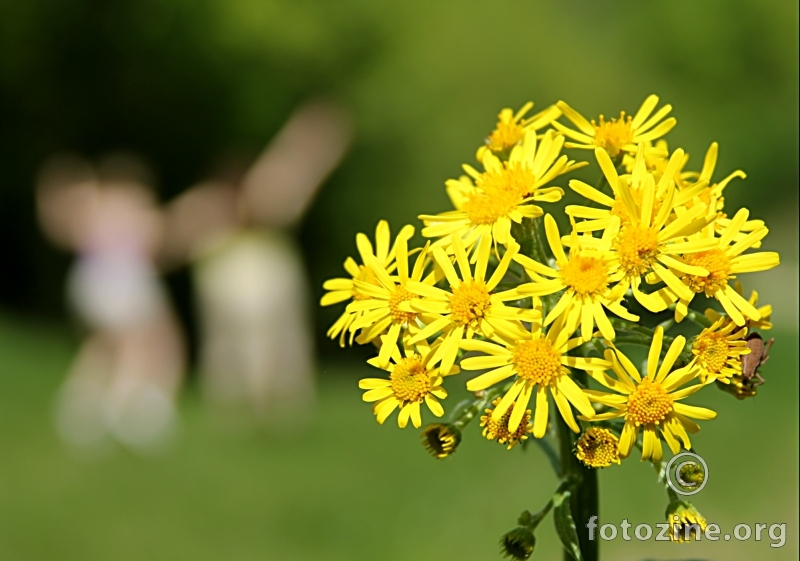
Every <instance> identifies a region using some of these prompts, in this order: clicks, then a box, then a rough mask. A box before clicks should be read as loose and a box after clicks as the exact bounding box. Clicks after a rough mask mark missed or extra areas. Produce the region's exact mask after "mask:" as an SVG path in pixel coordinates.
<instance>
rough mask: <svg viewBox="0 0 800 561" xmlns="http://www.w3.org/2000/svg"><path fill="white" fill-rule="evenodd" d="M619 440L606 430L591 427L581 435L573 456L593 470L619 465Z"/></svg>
mask: <svg viewBox="0 0 800 561" xmlns="http://www.w3.org/2000/svg"><path fill="white" fill-rule="evenodd" d="M618 444H619V440H618V439H617V437H616V436H614V434H613V433H612V432H611V431H609V430H608V429H604V428H601V427H592V428H590V429H589V430H587V431H586V432H585V433H583V434H582V435H581V437H580V438H579V439H578V442H577V443H576V445H575V448H576V450H575V456H577V458H578V459H579V460H580V461H581V462H583V463H584V464H585V465H587V466H589V467H593V468H599V467H608V466H610V465H611V464H612V463H613V464H618V463H619V450H618Z"/></svg>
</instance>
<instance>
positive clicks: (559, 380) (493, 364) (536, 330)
mask: <svg viewBox="0 0 800 561" xmlns="http://www.w3.org/2000/svg"><path fill="white" fill-rule="evenodd" d="M492 339H493V341H495V342H489V341H477V340H475V339H473V340H471V341H470V340H466V341H463V342H462V343H461V348H462V349H464V350H467V351H479V352H482V353H486V355H487V356H478V357H470V358H465V359H463V360H462V361H461V368H462V369H464V370H484V369H487V368H489V369H491V370H489V371H488V372H485V373H484V374H481V375H480V376H477V377H476V378H473V379H472V380H470V381H469V382H467V389H468V390H469V391H480V390H484V389H486V388H488V387H490V386H493V385H495V384H498V383H500V382H502V381H503V380H505V379H507V378H510V377H511V376H516V379H515V381H514V384H513V385H512V386H511V388H510V389H509V390H508V392H507V393H506V394H505V396H504V397H503V399H502V400H500V403H498V404H497V406H496V407H495V408H494V411H493V412H492V420H493V421H495V422H499V421H500V420H501V419H502V418H503V415H504V414H505V413H506V411H509V410H510V409H511V416H510V418H509V421H508V430H509V432H514V431H516V430H517V428H518V427H519V426H520V424H521V423H522V419H523V418H524V416H525V412H526V411H527V408H528V403H529V402H530V399H531V396H533V395H534V393H535V394H536V407H535V409H536V410H535V412H534V418H533V435H534V436H535V437H536V438H541V437H542V436H544V433H545V431H546V429H547V417H548V410H549V405H548V392H549V394H550V395H552V396H553V399H554V400H555V403H556V406H557V407H558V410H559V412H560V413H561V417H562V418H563V419H564V421H565V422H566V423H567V425H569V427H570V428H571V429H572V430H573V431H575V432H579V430H580V429H579V428H578V424H577V423H576V422H575V418H574V417H573V414H572V407H575V408H576V409H578V411H580V412H581V413H582V414H583V415H585V416H591V415H593V414H594V409H593V408H592V406H591V403H590V402H589V399H588V398H587V397H586V395H585V394H584V391H583V390H582V389H581V388H580V387H579V386H578V385H577V384H576V383H575V382H574V381H573V380H572V378H571V377H570V370H569V368H567V367H568V366H569V367H572V368H579V369H581V370H591V369H600V370H602V369H604V368H608V366H609V365H608V363H607V362H606V361H604V360H602V359H598V358H580V357H573V356H567V355H566V353H567V351H569V350H570V349H574V348H575V347H577V346H579V345H580V344H581V339H580V338H577V339H569V333H567V332H566V330H565V329H564V325H563V323H562V321H561V320H559V321H557V322H555V323H554V324H553V325H552V326H551V327H550V329H549V330H548V331H547V333H545V332H544V331H543V330H542V325H541V322H540V321H536V322H534V323H533V324H532V325H531V331H530V333H528V334H527V335H526V337H524V338H519V339H512V338H507V337H503V336H502V335H501V334H500V333H495V336H494V337H493V338H492Z"/></svg>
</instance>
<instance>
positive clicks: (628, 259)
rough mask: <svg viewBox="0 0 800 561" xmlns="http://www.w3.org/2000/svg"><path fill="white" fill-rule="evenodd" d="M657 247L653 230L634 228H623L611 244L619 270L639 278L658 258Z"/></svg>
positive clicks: (656, 235)
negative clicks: (617, 260)
mask: <svg viewBox="0 0 800 561" xmlns="http://www.w3.org/2000/svg"><path fill="white" fill-rule="evenodd" d="M658 246H659V242H658V234H657V232H656V231H655V230H653V229H644V228H639V227H636V226H628V227H626V228H623V229H622V230H621V231H620V233H619V234H618V235H617V238H616V239H615V240H614V244H613V247H614V249H615V250H616V252H617V257H618V258H619V265H620V268H622V270H623V271H625V272H626V273H627V274H628V275H629V276H631V277H638V276H641V275H643V274H645V273H646V272H648V271H649V270H650V268H651V267H652V266H653V264H654V263H655V262H656V259H657V258H658V254H659V250H658Z"/></svg>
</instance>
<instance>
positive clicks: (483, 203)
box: [419, 130, 583, 249]
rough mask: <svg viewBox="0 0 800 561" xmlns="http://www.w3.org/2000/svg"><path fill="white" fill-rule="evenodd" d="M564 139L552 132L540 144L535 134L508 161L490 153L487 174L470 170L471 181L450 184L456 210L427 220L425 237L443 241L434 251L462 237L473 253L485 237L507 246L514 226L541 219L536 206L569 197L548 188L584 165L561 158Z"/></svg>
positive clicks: (422, 217)
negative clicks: (455, 237) (455, 238)
mask: <svg viewBox="0 0 800 561" xmlns="http://www.w3.org/2000/svg"><path fill="white" fill-rule="evenodd" d="M563 144H564V137H563V136H561V135H556V134H555V133H554V132H553V131H547V133H545V135H544V138H542V141H541V142H540V143H537V139H536V131H533V130H529V131H528V132H526V133H525V140H524V141H523V143H522V144H520V145H517V146H515V147H514V148H513V149H512V150H511V154H510V156H509V158H508V160H507V161H501V160H500V159H499V158H497V156H495V155H494V154H492V153H491V152H486V153H485V154H484V156H483V167H484V171H483V172H482V173H481V172H479V171H477V170H476V169H474V168H473V167H472V166H468V165H465V166H464V171H466V172H467V174H468V175H466V176H462V177H461V178H459V179H457V180H456V179H450V180H448V181H447V182H446V185H447V194H448V196H449V197H450V200H451V201H452V203H453V206H454V207H455V208H456V210H452V211H448V212H443V213H441V214H434V215H430V214H423V215H420V217H419V218H420V220H422V221H423V222H424V223H425V226H426V227H425V228H423V230H422V235H423V236H425V237H426V238H441V239H439V240H438V241H436V242H435V243H434V244H433V245H434V246H435V247H439V246H441V247H444V248H446V249H447V248H449V246H450V237H451V235H452V234H457V235H458V236H459V237H460V238H462V239H463V240H464V246H465V247H466V248H467V249H470V248H471V247H472V246H473V245H474V244H475V243H477V242H478V241H479V240H480V239H481V238H482V237H483V236H489V237H491V238H492V239H493V240H494V241H495V242H497V243H501V244H503V245H508V244H509V243H510V242H511V241H513V238H512V237H511V223H512V222H517V223H519V222H521V221H522V219H523V218H535V217H537V216H541V215H542V214H543V211H542V209H541V207H539V206H537V205H535V204H533V203H535V202H546V203H553V202H557V201H559V200H560V199H561V197H563V196H564V190H563V189H561V188H560V187H547V188H545V187H544V185H546V184H547V183H549V182H550V181H552V180H553V179H555V178H556V177H558V176H559V175H563V174H565V173H567V172H569V171H571V170H573V169H576V168H578V167H581V166H582V165H583V164H576V163H575V162H573V161H570V160H568V158H567V157H566V156H564V155H562V156H561V157H559V154H560V152H561V147H562V146H563Z"/></svg>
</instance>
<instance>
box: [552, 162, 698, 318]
mask: <svg viewBox="0 0 800 561" xmlns="http://www.w3.org/2000/svg"><path fill="white" fill-rule="evenodd" d="M595 156H596V158H597V161H598V163H599V164H600V167H601V168H602V170H603V173H604V175H605V177H606V179H607V180H608V183H609V185H611V188H612V189H613V191H614V193H615V197H616V198H615V199H612V198H611V197H608V196H607V195H605V194H603V193H601V192H600V191H597V190H596V189H594V188H593V187H590V186H589V185H586V184H585V183H582V182H578V181H571V182H570V187H572V188H573V189H574V190H575V191H577V192H578V193H580V194H582V195H584V196H586V197H587V198H589V199H591V200H594V201H596V202H599V203H601V204H605V205H606V206H607V207H609V210H605V209H592V208H589V207H569V206H568V207H567V209H566V211H567V214H569V215H570V216H573V217H581V218H589V220H587V221H585V222H581V223H578V224H577V225H576V226H575V230H576V231H580V232H586V231H593V230H596V229H600V228H603V229H605V232H604V233H603V239H597V238H592V237H588V236H582V237H581V238H580V239H579V242H580V244H581V245H583V246H587V247H598V248H599V247H602V245H603V240H604V239H606V237H607V236H608V237H610V238H611V240H612V242H611V247H612V249H613V251H614V255H615V258H616V259H617V261H618V263H619V269H620V271H622V272H623V277H622V280H621V281H620V286H619V287H618V288H617V289H615V290H618V291H619V292H620V293H621V294H625V293H626V292H627V290H628V288H630V289H631V290H632V291H633V295H634V297H635V298H636V300H637V301H638V302H639V303H640V304H642V305H643V306H644V307H645V308H647V309H648V310H650V311H651V312H660V311H663V310H664V309H665V308H666V307H667V306H668V305H669V303H670V302H669V298H668V297H667V296H663V295H661V294H657V295H650V294H645V293H643V292H641V291H640V289H639V287H640V285H641V280H642V277H644V276H645V275H647V274H651V275H652V278H653V282H654V283H655V282H658V281H659V280H660V281H663V282H664V283H665V284H666V285H667V286H668V287H670V288H672V289H673V290H675V291H680V292H681V296H683V297H689V296H690V291H689V289H688V288H687V287H685V286H684V285H683V284H682V283H681V280H680V278H679V276H678V275H680V274H699V275H703V274H706V273H707V270H706V269H705V268H703V267H702V266H700V265H697V264H694V263H689V262H687V261H686V259H687V258H688V257H687V256H689V255H692V254H693V253H695V252H700V251H705V250H707V249H709V248H711V247H713V245H714V242H711V241H709V240H703V239H696V240H690V241H686V237H687V236H690V235H692V234H695V233H697V232H698V231H700V229H701V228H703V227H704V226H706V225H708V224H709V222H710V219H709V218H708V217H706V216H704V214H705V209H704V208H703V207H701V206H697V207H695V208H692V209H690V210H688V211H685V212H681V213H680V214H678V213H676V208H677V207H679V206H681V204H682V203H683V200H682V198H681V194H680V193H678V192H677V191H676V189H675V186H674V181H673V180H672V179H671V177H672V176H673V173H672V172H671V171H667V172H665V173H664V175H663V176H662V178H661V180H660V181H659V183H658V184H657V185H656V183H655V179H654V178H653V176H652V174H650V173H648V172H646V171H645V170H644V165H643V156H642V150H639V152H638V157H639V158H640V161H641V162H642V164H641V165H639V166H638V167H637V169H635V170H634V173H633V175H632V176H630V178H623V177H620V176H619V175H617V171H616V169H615V168H614V164H613V163H612V162H611V159H610V158H609V156H608V154H607V153H606V152H605V150H602V149H600V148H598V149H597V150H595ZM682 157H683V151H682V150H681V149H677V150H676V151H675V152H673V154H672V156H671V158H670V162H669V167H670V169H674V168H677V165H678V163H679V162H680V161H681V159H682ZM634 193H638V196H634ZM637 199H638V200H637ZM617 203H620V205H619V207H620V208H621V209H622V210H621V211H619V212H617V211H615V209H614V205H615V204H617ZM614 216H616V217H618V218H620V220H619V221H615V220H612V218H613V217H614ZM565 242H567V243H570V242H569V238H567V239H566V240H565Z"/></svg>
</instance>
